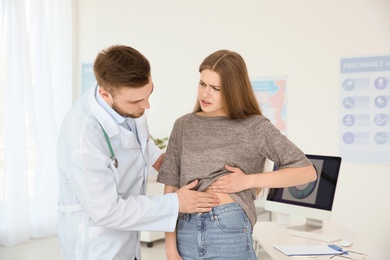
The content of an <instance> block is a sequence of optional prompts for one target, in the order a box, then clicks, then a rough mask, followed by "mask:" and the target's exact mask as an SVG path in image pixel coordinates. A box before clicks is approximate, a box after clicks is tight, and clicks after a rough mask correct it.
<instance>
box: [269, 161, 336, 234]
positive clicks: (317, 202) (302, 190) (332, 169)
mask: <svg viewBox="0 0 390 260" xmlns="http://www.w3.org/2000/svg"><path fill="white" fill-rule="evenodd" d="M306 156H307V158H308V159H309V160H310V161H311V162H312V164H313V166H314V168H315V170H316V173H317V180H315V181H313V182H310V183H307V184H303V185H299V186H293V187H288V188H273V189H269V191H268V196H267V199H266V201H265V204H264V207H265V209H266V210H268V211H273V212H279V213H284V214H288V215H296V216H301V217H305V218H306V224H305V225H304V226H299V227H295V228H294V229H297V230H310V229H313V228H320V227H321V226H322V221H323V220H329V219H330V217H331V212H332V206H333V201H334V197H335V192H336V186H337V180H338V176H339V170H340V165H341V157H336V156H324V155H311V154H307V155H306ZM274 170H277V166H276V165H275V166H274Z"/></svg>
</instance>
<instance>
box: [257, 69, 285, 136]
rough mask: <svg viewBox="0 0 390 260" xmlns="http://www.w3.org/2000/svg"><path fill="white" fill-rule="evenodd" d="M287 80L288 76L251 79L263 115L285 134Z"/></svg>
mask: <svg viewBox="0 0 390 260" xmlns="http://www.w3.org/2000/svg"><path fill="white" fill-rule="evenodd" d="M286 81H287V80H286V77H272V78H254V79H252V80H251V84H252V88H253V90H254V92H255V96H256V99H257V101H258V102H259V105H260V108H261V111H262V113H263V115H264V116H265V117H267V118H268V119H269V120H270V121H271V122H272V123H273V124H274V125H275V126H276V128H278V129H279V130H280V132H282V133H283V134H284V135H286V134H287V111H286V110H287V108H286V98H285V97H286Z"/></svg>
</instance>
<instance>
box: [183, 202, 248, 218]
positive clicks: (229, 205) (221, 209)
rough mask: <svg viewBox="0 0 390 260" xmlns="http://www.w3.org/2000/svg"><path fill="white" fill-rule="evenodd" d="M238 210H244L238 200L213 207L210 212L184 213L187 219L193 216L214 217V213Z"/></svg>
mask: <svg viewBox="0 0 390 260" xmlns="http://www.w3.org/2000/svg"><path fill="white" fill-rule="evenodd" d="M236 210H242V208H241V206H240V204H238V203H237V202H231V203H227V204H223V205H220V206H216V207H214V208H212V209H211V211H209V212H203V213H189V214H188V213H187V214H184V217H185V218H186V219H188V218H192V217H197V218H210V219H213V218H214V215H217V214H221V213H224V212H229V211H236Z"/></svg>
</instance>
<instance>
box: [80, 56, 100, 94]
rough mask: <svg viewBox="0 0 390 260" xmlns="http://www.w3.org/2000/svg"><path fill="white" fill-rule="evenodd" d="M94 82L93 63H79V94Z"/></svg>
mask: <svg viewBox="0 0 390 260" xmlns="http://www.w3.org/2000/svg"><path fill="white" fill-rule="evenodd" d="M94 84H96V79H95V74H94V73H93V63H83V64H81V95H82V94H84V93H85V92H86V91H87V90H88V89H90V88H91V87H92V86H93V85H94Z"/></svg>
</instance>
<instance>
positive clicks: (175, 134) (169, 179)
mask: <svg viewBox="0 0 390 260" xmlns="http://www.w3.org/2000/svg"><path fill="white" fill-rule="evenodd" d="M181 122H182V120H180V119H178V120H176V122H175V124H174V126H173V130H172V133H171V136H170V137H169V141H168V146H167V151H166V154H165V158H164V161H163V163H162V165H161V168H160V171H159V173H158V176H157V182H160V183H163V184H166V185H170V186H173V187H178V188H179V187H180V164H181V153H182V145H181V143H182V135H183V132H182V124H181Z"/></svg>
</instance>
